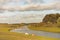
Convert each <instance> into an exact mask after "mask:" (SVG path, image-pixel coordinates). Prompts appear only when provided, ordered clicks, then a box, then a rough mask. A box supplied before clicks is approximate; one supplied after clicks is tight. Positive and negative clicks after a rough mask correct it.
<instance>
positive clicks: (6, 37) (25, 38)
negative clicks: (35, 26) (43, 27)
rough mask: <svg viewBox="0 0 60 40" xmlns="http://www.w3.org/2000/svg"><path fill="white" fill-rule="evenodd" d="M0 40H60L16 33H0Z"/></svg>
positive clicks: (58, 39) (59, 39)
mask: <svg viewBox="0 0 60 40" xmlns="http://www.w3.org/2000/svg"><path fill="white" fill-rule="evenodd" d="M0 40H60V38H49V37H42V36H36V35H34V36H32V35H25V34H23V33H22V34H21V33H14V32H0Z"/></svg>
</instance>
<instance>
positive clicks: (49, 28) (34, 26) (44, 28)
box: [28, 23, 60, 33]
mask: <svg viewBox="0 0 60 40" xmlns="http://www.w3.org/2000/svg"><path fill="white" fill-rule="evenodd" d="M28 28H29V29H31V30H37V31H47V32H56V33H60V27H57V25H56V24H52V25H51V24H39V23H35V24H29V25H28Z"/></svg>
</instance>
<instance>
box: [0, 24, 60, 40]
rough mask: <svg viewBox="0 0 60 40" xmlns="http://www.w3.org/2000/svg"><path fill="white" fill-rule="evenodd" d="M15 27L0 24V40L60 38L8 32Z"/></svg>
mask: <svg viewBox="0 0 60 40" xmlns="http://www.w3.org/2000/svg"><path fill="white" fill-rule="evenodd" d="M11 26H13V27H11ZM16 26H18V25H16V24H14V25H7V24H6V25H5V24H4V25H3V24H0V40H60V38H49V37H42V36H36V35H32V34H28V35H26V34H25V33H15V32H10V30H12V28H14V27H15V28H16Z"/></svg>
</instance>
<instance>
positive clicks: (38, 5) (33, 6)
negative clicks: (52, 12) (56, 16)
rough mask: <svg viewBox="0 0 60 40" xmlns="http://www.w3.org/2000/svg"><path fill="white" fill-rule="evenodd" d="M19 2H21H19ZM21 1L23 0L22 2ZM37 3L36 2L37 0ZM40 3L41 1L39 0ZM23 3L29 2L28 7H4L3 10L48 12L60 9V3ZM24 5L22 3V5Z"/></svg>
mask: <svg viewBox="0 0 60 40" xmlns="http://www.w3.org/2000/svg"><path fill="white" fill-rule="evenodd" d="M18 1H19V0H18ZM20 1H21V0H20ZM35 1H36V0H35ZM38 1H39V0H38ZM23 2H28V3H29V4H27V5H23V6H21V5H12V6H11V5H3V6H2V8H3V9H8V10H9V9H14V10H47V9H60V3H59V2H60V1H53V2H52V3H48V4H45V3H38V2H37V3H34V0H33V1H32V0H26V1H24V0H23ZM21 4H22V3H21Z"/></svg>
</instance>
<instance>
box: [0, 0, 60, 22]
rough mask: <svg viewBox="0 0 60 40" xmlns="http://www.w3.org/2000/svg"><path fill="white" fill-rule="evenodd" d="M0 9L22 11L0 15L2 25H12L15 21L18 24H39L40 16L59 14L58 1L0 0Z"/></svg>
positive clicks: (59, 3)
mask: <svg viewBox="0 0 60 40" xmlns="http://www.w3.org/2000/svg"><path fill="white" fill-rule="evenodd" d="M0 8H3V9H13V10H22V11H19V12H10V11H5V12H3V13H0V22H2V23H4V22H5V23H6V22H8V23H13V21H14V23H16V21H17V22H18V23H19V22H40V20H41V19H40V18H42V16H43V17H44V15H45V14H49V13H60V0H0ZM24 10H31V11H24ZM34 10H36V11H34ZM43 14H44V15H43ZM18 15H19V16H18ZM33 15H34V16H33ZM30 16H32V17H30ZM10 17H11V19H10ZM17 17H19V18H18V19H15V18H17ZM26 17H27V19H26ZM20 18H21V19H20ZM34 20H35V21H34Z"/></svg>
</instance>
